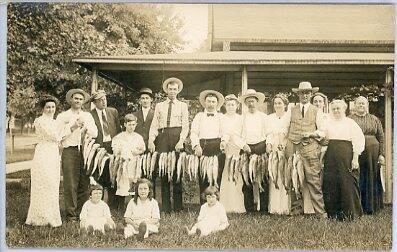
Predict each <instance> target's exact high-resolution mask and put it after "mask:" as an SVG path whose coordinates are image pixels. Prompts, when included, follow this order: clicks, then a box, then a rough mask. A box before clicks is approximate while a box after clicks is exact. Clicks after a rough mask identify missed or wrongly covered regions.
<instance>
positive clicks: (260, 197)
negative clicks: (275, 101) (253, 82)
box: [240, 89, 269, 214]
mask: <svg viewBox="0 0 397 252" xmlns="http://www.w3.org/2000/svg"><path fill="white" fill-rule="evenodd" d="M264 100H265V95H264V94H263V93H260V92H256V91H255V90H254V89H248V90H247V91H246V92H245V94H244V95H242V96H241V97H240V102H241V104H245V105H246V106H247V107H248V111H247V112H246V113H244V114H243V132H242V138H243V139H244V141H245V145H244V147H243V151H244V152H246V153H247V154H257V155H262V154H264V153H265V152H266V141H265V140H266V134H267V129H266V114H265V113H263V112H261V111H259V110H258V105H259V104H262V103H263V102H264ZM261 186H262V189H263V191H262V192H260V190H259V185H258V184H257V183H253V184H250V185H246V184H245V183H244V184H243V188H242V190H243V194H244V206H245V209H246V211H247V212H254V211H260V212H261V213H265V214H266V213H268V204H269V184H268V183H267V182H266V181H264V182H263V183H262V185H261Z"/></svg>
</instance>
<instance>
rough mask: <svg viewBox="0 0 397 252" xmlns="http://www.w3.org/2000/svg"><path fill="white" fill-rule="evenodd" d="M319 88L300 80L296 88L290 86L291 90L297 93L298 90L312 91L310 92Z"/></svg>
mask: <svg viewBox="0 0 397 252" xmlns="http://www.w3.org/2000/svg"><path fill="white" fill-rule="evenodd" d="M319 89H320V88H319V87H312V84H311V83H310V82H308V81H302V82H301V83H299V87H298V88H292V92H294V93H298V92H303V91H312V92H317V91H318V90H319Z"/></svg>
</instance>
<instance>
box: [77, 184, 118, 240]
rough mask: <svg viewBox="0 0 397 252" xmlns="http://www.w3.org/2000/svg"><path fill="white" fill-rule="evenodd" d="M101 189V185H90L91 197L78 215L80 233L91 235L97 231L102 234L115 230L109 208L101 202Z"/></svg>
mask: <svg viewBox="0 0 397 252" xmlns="http://www.w3.org/2000/svg"><path fill="white" fill-rule="evenodd" d="M102 194H103V188H102V186H101V185H99V184H96V185H91V196H90V199H89V200H87V201H86V202H85V203H84V205H83V208H82V209H81V213H80V230H81V232H82V233H87V232H88V233H90V234H91V233H93V231H95V230H98V231H101V232H103V233H105V231H110V230H111V229H114V228H115V223H114V221H113V219H112V216H111V214H110V209H109V206H108V205H107V204H106V203H105V202H104V201H102V200H101V198H102Z"/></svg>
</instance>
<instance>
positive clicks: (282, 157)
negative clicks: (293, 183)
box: [277, 150, 285, 185]
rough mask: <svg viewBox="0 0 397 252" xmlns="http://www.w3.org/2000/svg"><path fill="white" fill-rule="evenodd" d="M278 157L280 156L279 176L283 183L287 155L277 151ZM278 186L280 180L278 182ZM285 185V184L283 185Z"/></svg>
mask: <svg viewBox="0 0 397 252" xmlns="http://www.w3.org/2000/svg"><path fill="white" fill-rule="evenodd" d="M277 154H278V155H277V156H278V174H279V175H278V176H279V177H280V179H281V181H284V176H285V174H284V173H285V155H284V151H280V150H278V151H277ZM277 184H278V180H277ZM282 185H284V183H282Z"/></svg>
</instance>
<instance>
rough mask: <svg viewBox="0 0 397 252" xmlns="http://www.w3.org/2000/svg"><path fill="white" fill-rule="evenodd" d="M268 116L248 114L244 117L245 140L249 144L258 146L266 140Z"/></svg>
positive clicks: (258, 113) (256, 113) (261, 113)
mask: <svg viewBox="0 0 397 252" xmlns="http://www.w3.org/2000/svg"><path fill="white" fill-rule="evenodd" d="M266 134H267V115H266V114H265V113H263V112H260V111H256V112H255V113H250V112H247V113H246V114H244V115H243V134H242V135H243V139H245V142H246V143H247V144H257V143H259V142H262V141H264V140H266Z"/></svg>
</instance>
